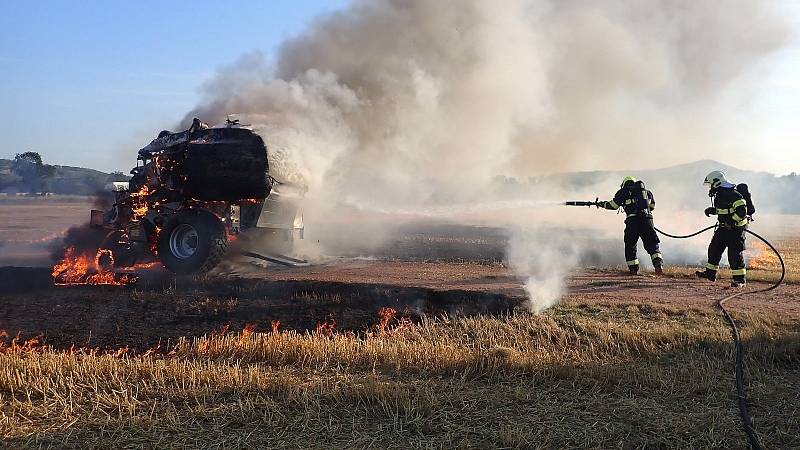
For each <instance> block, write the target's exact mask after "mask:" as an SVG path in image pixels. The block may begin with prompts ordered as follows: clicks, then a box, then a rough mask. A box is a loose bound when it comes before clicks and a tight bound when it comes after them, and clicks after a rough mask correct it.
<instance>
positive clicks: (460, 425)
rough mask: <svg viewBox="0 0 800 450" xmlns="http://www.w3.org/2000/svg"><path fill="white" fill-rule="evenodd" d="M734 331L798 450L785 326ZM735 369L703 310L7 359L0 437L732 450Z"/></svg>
mask: <svg viewBox="0 0 800 450" xmlns="http://www.w3.org/2000/svg"><path fill="white" fill-rule="evenodd" d="M738 319H739V320H740V321H741V323H742V325H743V329H744V330H745V335H744V337H745V339H746V341H747V345H748V355H747V364H748V379H749V381H750V395H751V399H752V401H753V403H754V407H753V413H754V414H755V416H756V426H757V429H758V430H759V431H760V432H761V434H762V437H763V440H764V443H765V444H766V445H767V446H769V447H772V448H791V447H797V446H798V445H800V435H798V428H800V418H799V416H798V414H797V413H798V406H799V405H800V398H798V392H800V371H799V370H798V362H799V358H798V356H800V327H798V324H797V320H796V318H791V319H789V318H785V317H784V318H780V317H778V316H767V317H765V316H752V315H750V314H746V315H740V316H739V317H738ZM731 360H732V355H731V345H730V336H729V330H728V328H727V327H726V325H725V324H724V323H722V322H721V321H720V319H719V317H718V316H717V315H716V314H714V313H713V312H710V311H700V310H689V311H687V310H677V309H673V308H669V307H651V306H646V305H641V306H632V305H628V306H617V305H610V304H609V305H596V304H586V303H581V302H574V303H573V302H570V303H569V304H567V305H563V306H560V307H558V308H556V309H554V310H552V311H550V312H548V313H546V314H543V315H539V316H531V315H528V314H513V315H510V316H507V317H487V316H482V317H463V318H458V319H446V318H440V319H432V320H424V321H422V322H421V323H418V324H414V325H407V324H398V323H397V322H396V321H394V320H393V321H391V323H390V324H389V325H388V326H387V327H383V328H381V327H377V328H374V331H373V332H372V333H370V334H369V335H365V336H360V337H357V336H355V335H353V334H350V333H342V334H333V335H331V334H329V333H328V332H325V331H319V332H308V333H298V332H294V331H285V332H280V331H278V332H273V331H269V332H267V333H263V334H262V333H254V334H251V333H249V332H244V333H242V334H227V335H222V336H220V335H212V336H209V337H204V338H199V339H194V340H182V341H180V342H178V343H177V345H176V346H175V347H174V348H173V349H171V351H170V352H169V353H168V354H166V355H165V354H161V355H147V356H134V355H128V354H125V355H122V356H119V355H113V354H104V355H103V354H81V353H69V352H59V351H52V350H43V351H19V350H17V351H15V350H10V351H7V352H5V353H4V354H2V355H0V386H2V390H1V391H0V393H1V394H0V395H2V397H0V400H1V404H2V416H3V417H2V422H0V430H2V433H3V436H4V439H5V441H4V442H5V445H7V446H8V447H22V446H55V447H63V446H82V447H87V446H88V447H90V446H96V447H107V448H119V447H123V446H127V447H130V446H140V445H141V446H147V447H150V446H153V447H163V446H168V445H170V446H196V447H200V448H232V447H250V448H253V447H255V448H343V447H354V448H367V447H373V448H409V447H422V448H476V447H477V448H535V447H545V448H552V447H565V446H566V447H604V448H608V447H619V446H622V447H631V448H633V447H637V448H641V447H643V446H648V447H680V448H691V447H694V448H698V447H720V448H723V447H724V448H741V447H742V446H743V443H744V441H743V436H742V433H741V431H740V426H739V419H738V416H737V413H736V409H735V408H734V406H733V402H734V398H733V397H734V392H733V389H732V378H731Z"/></svg>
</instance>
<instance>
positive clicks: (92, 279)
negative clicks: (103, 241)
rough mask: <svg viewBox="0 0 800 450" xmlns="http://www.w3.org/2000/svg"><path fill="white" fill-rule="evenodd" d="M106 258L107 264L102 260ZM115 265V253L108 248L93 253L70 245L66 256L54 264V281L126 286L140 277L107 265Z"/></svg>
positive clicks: (68, 283)
mask: <svg viewBox="0 0 800 450" xmlns="http://www.w3.org/2000/svg"><path fill="white" fill-rule="evenodd" d="M104 258H105V259H106V261H107V264H102V263H101V261H102V260H103V259H104ZM113 265H114V254H113V253H112V252H111V250H108V249H99V250H97V252H96V253H95V254H94V255H92V254H91V253H79V252H78V251H77V250H75V247H68V248H67V249H66V251H65V252H64V258H63V259H62V260H61V261H60V262H59V263H58V264H56V265H55V266H53V272H52V275H53V283H55V284H57V285H82V284H91V285H115V286H124V285H128V284H132V283H135V282H136V281H137V280H138V279H139V277H137V276H136V275H134V274H131V273H118V272H114V271H110V270H107V269H106V268H105V267H109V266H113Z"/></svg>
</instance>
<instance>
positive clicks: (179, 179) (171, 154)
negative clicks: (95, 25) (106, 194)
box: [91, 119, 305, 275]
mask: <svg viewBox="0 0 800 450" xmlns="http://www.w3.org/2000/svg"><path fill="white" fill-rule="evenodd" d="M131 174H132V175H133V177H132V178H131V180H130V181H129V182H122V183H120V182H117V183H113V189H112V190H113V193H114V197H115V203H114V205H113V207H112V208H111V210H109V211H107V212H104V211H98V210H92V212H91V225H92V226H93V227H95V228H102V229H105V230H108V234H107V236H106V238H105V240H104V242H103V244H102V245H101V248H100V250H99V251H98V255H99V256H98V258H99V260H98V265H101V266H106V267H107V266H109V265H110V266H113V267H130V266H133V265H134V264H136V263H138V262H143V261H144V262H146V261H147V260H150V261H152V260H153V259H154V258H157V259H158V260H159V261H160V262H161V263H162V264H163V265H164V267H166V268H167V269H168V270H170V271H172V272H174V273H177V274H184V275H187V274H199V273H203V272H207V271H209V270H211V269H212V268H213V267H214V266H216V265H217V264H218V263H219V262H220V261H221V260H222V258H223V256H224V254H225V252H226V250H227V248H228V243H229V242H230V241H231V240H233V239H235V237H236V236H237V235H238V234H239V233H243V232H247V233H248V234H249V233H259V234H263V236H257V238H262V239H263V240H264V241H268V242H270V243H272V247H273V248H272V249H271V250H272V251H279V252H283V251H286V250H287V249H289V248H290V246H291V243H292V241H293V239H294V238H295V237H299V238H301V239H302V237H303V219H302V217H303V216H302V213H301V210H300V206H301V201H302V198H303V196H304V194H305V188H303V187H301V186H298V185H293V184H289V183H284V182H279V181H277V180H275V179H274V178H273V177H272V176H271V175H270V174H269V163H268V161H267V148H266V146H265V144H264V141H263V139H262V138H261V137H260V136H259V135H258V134H256V133H255V132H253V131H252V130H251V129H249V128H247V127H246V126H241V125H239V122H238V120H230V119H228V120H227V121H226V124H225V125H224V126H220V127H214V128H212V127H209V126H208V125H206V124H204V123H202V122H200V120H198V119H194V121H193V123H192V126H191V127H190V128H189V129H188V130H186V131H182V132H178V133H171V132H169V131H166V130H165V131H162V132H161V133H160V134H159V135H158V137H157V138H156V139H154V140H153V141H152V142H151V143H150V144H149V145H147V146H146V147H144V148H142V149H141V150H139V156H138V159H137V165H136V167H135V168H134V169H133V170H132V171H131ZM106 250H108V251H107V252H105V251H106ZM104 255H107V256H104ZM251 255H255V256H256V257H260V255H258V254H251ZM275 258H278V260H281V259H283V260H286V261H289V262H291V261H298V260H293V259H292V258H288V257H281V256H280V255H277V256H275Z"/></svg>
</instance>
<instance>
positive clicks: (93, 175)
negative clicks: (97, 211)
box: [0, 159, 127, 195]
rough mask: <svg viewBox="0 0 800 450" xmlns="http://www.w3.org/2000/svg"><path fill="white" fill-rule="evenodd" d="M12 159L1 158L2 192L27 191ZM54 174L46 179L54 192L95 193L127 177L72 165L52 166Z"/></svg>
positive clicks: (0, 182) (47, 188) (48, 186)
mask: <svg viewBox="0 0 800 450" xmlns="http://www.w3.org/2000/svg"><path fill="white" fill-rule="evenodd" d="M12 163H13V161H12V160H9V159H0V192H8V193H16V192H26V189H25V188H24V185H23V183H22V180H21V178H20V177H18V176H17V175H15V174H14V173H13V171H12V170H11V167H12ZM52 167H53V169H54V171H53V176H52V177H48V178H47V179H46V181H45V186H46V189H45V190H46V191H47V192H52V193H54V194H68V195H94V194H95V193H97V192H98V191H102V190H104V189H105V186H106V184H107V183H108V182H109V181H115V180H120V179H127V177H125V176H122V177H121V176H120V174H110V173H105V172H101V171H99V170H94V169H85V168H83V167H71V166H55V165H54V166H52Z"/></svg>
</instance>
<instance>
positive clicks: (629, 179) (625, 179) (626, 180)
mask: <svg viewBox="0 0 800 450" xmlns="http://www.w3.org/2000/svg"><path fill="white" fill-rule="evenodd" d="M628 181H630V182H632V183H636V178H634V177H632V176H630V175H628V176H627V177H625V178H623V179H622V183H621V184H620V185H619V187H621V188H623V187H625V183H627V182H628Z"/></svg>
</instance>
